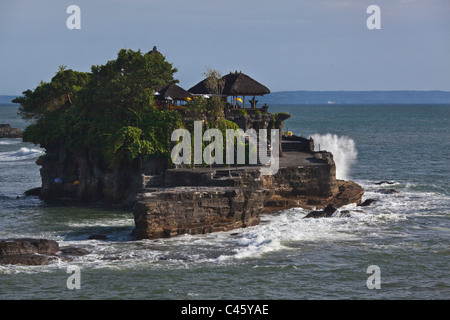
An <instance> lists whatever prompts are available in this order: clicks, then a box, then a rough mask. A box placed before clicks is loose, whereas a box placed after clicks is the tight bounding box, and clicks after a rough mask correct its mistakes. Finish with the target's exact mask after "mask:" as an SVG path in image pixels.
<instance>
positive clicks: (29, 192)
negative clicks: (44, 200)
mask: <svg viewBox="0 0 450 320" xmlns="http://www.w3.org/2000/svg"><path fill="white" fill-rule="evenodd" d="M24 194H25V195H26V196H39V195H40V194H41V187H38V188H33V189H30V190H27V191H25V192H24Z"/></svg>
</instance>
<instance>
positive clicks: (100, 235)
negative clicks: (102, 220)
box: [88, 234, 108, 240]
mask: <svg viewBox="0 0 450 320" xmlns="http://www.w3.org/2000/svg"><path fill="white" fill-rule="evenodd" d="M107 239H108V237H107V236H105V235H103V234H93V235H92V236H89V238H88V240H107Z"/></svg>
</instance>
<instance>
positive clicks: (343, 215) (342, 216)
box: [339, 210, 350, 218]
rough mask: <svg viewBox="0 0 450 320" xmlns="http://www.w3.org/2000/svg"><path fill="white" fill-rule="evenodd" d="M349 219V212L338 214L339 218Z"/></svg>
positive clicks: (343, 211)
mask: <svg viewBox="0 0 450 320" xmlns="http://www.w3.org/2000/svg"><path fill="white" fill-rule="evenodd" d="M349 217H350V211H349V210H342V211H341V212H340V214H339V218H349Z"/></svg>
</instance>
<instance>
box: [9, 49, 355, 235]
mask: <svg viewBox="0 0 450 320" xmlns="http://www.w3.org/2000/svg"><path fill="white" fill-rule="evenodd" d="M175 72H176V69H175V68H173V67H172V64H170V63H168V62H167V61H166V60H165V58H164V56H163V55H162V54H161V53H159V52H158V51H157V50H156V47H155V48H154V49H153V50H152V51H150V52H148V53H145V54H142V53H141V52H140V51H137V52H135V51H132V50H121V51H120V52H119V54H118V57H117V59H116V60H113V61H109V62H108V63H106V64H105V65H103V66H93V67H92V71H91V72H90V73H81V72H76V71H72V70H66V69H65V68H64V67H61V68H60V70H59V71H58V72H57V74H56V75H55V76H54V77H53V78H52V80H51V82H49V83H42V84H41V85H40V86H38V87H37V88H36V89H35V90H34V91H31V90H27V91H25V92H24V93H23V94H24V95H23V96H22V97H20V98H17V99H15V100H14V101H13V102H16V103H19V104H20V105H21V106H20V109H19V110H20V113H21V115H22V116H23V117H24V118H26V119H34V120H35V122H34V123H33V124H32V125H30V126H29V127H27V129H26V130H25V131H24V135H23V136H24V141H30V142H33V143H36V144H40V145H41V147H42V148H45V155H43V156H41V157H40V158H39V159H38V160H37V162H36V163H37V164H38V165H39V166H41V170H40V173H41V177H42V187H41V188H40V190H39V197H40V198H41V199H43V200H45V201H47V202H52V201H54V200H61V199H66V200H67V199H68V200H71V201H77V202H82V203H86V202H98V201H101V202H103V203H104V204H116V205H121V206H124V207H128V208H130V209H132V210H133V212H134V219H135V224H136V228H135V230H134V236H135V237H136V239H156V238H161V237H173V236H177V235H181V234H185V233H188V234H204V233H209V232H216V231H225V230H231V229H235V228H242V227H247V226H253V225H257V224H258V223H259V221H260V215H261V214H269V213H271V212H274V211H279V210H283V209H287V208H292V207H304V208H311V209H323V208H326V207H327V206H330V205H331V206H333V207H335V208H338V207H340V206H343V205H347V204H350V203H356V204H359V203H360V202H361V198H362V195H363V193H364V190H363V189H362V188H361V187H360V186H359V185H357V184H356V183H354V182H351V181H341V180H337V179H336V166H335V162H334V160H333V155H332V154H331V153H330V152H327V151H320V152H316V151H314V141H313V140H312V139H306V138H303V137H300V136H296V135H294V134H292V133H290V132H289V133H284V132H283V127H284V121H285V120H286V119H288V118H289V117H290V115H289V114H287V113H283V112H281V113H270V112H269V106H267V105H264V106H262V107H258V106H257V100H256V99H255V97H256V96H261V95H264V94H269V93H270V90H269V89H268V88H266V87H265V86H263V85H262V84H260V83H258V82H257V81H255V80H254V79H252V78H250V77H249V76H247V75H245V74H244V73H242V72H230V73H229V74H227V75H225V76H221V75H220V74H218V73H217V72H216V71H214V70H208V72H207V73H205V76H206V78H205V79H204V80H203V81H201V82H200V83H198V84H197V85H196V86H194V87H192V88H191V89H189V90H184V89H183V88H181V87H179V86H178V85H177V82H178V81H177V80H175V79H174V77H173V74H174V73H175ZM43 92H45V96H44V95H43ZM241 97H242V98H241ZM246 97H252V99H251V100H248V102H247V103H248V104H247V106H248V107H246ZM194 121H202V124H204V125H205V129H211V128H215V129H217V130H219V131H220V132H225V131H226V130H227V129H228V130H242V131H245V132H247V131H248V130H254V131H255V132H261V131H260V130H269V132H270V130H278V132H280V133H281V134H280V135H279V141H277V142H279V143H277V145H278V147H277V149H276V150H277V151H278V153H277V154H279V168H278V170H277V172H276V173H275V174H273V175H267V174H264V168H265V167H267V163H263V162H262V161H261V160H260V159H259V158H258V161H257V162H256V163H250V162H249V161H248V154H246V157H247V158H246V161H245V163H240V164H234V165H230V164H228V165H224V164H208V163H205V162H202V163H198V164H185V163H184V164H181V165H180V164H176V163H174V161H173V160H174V159H173V157H172V158H171V151H172V150H173V147H174V144H175V142H174V141H172V140H171V133H172V132H173V131H174V130H176V129H178V128H184V129H186V130H188V131H189V130H191V131H192V129H193V123H194ZM244 143H246V146H247V147H248V148H250V147H251V144H249V142H248V140H245V141H244ZM204 144H205V143H204ZM272 147H273V146H272ZM248 150H249V149H248ZM194 151H195V150H194ZM222 151H223V150H215V151H214V154H215V155H217V154H218V153H219V152H222ZM272 151H273V150H272ZM184 152H185V151H184ZM259 152H260V151H259ZM259 155H261V153H259Z"/></svg>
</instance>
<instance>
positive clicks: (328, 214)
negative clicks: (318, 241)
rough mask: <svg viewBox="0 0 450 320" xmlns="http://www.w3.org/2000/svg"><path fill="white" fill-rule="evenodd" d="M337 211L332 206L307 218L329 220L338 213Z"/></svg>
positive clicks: (309, 214)
mask: <svg viewBox="0 0 450 320" xmlns="http://www.w3.org/2000/svg"><path fill="white" fill-rule="evenodd" d="M336 210H337V208H335V207H334V206H333V205H331V204H330V205H328V206H327V207H326V208H325V209H323V210H318V211H311V212H310V213H308V214H307V215H306V217H305V218H329V217H331V216H332V215H333V213H335V212H336Z"/></svg>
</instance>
